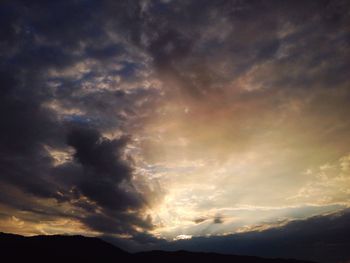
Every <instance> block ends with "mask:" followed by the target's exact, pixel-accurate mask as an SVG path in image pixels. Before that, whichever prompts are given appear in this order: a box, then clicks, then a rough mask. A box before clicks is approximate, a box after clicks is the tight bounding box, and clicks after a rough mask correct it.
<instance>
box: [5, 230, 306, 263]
mask: <svg viewBox="0 0 350 263" xmlns="http://www.w3.org/2000/svg"><path fill="white" fill-rule="evenodd" d="M0 251H1V257H2V258H5V259H7V262H101V263H104V262H128V261H132V262H142V261H145V262H165V263H168V262H180V263H182V262H215V263H216V262H237V263H269V262H271V263H311V261H301V260H295V259H266V258H259V257H252V256H236V255H221V254H216V253H205V252H202V253H199V252H188V251H175V252H167V251H148V252H139V253H128V252H126V251H124V250H122V249H120V248H117V247H116V246H114V245H112V244H110V243H107V242H105V241H103V240H101V239H99V238H95V237H84V236H64V235H50V236H33V237H24V236H20V235H14V234H6V233H0Z"/></svg>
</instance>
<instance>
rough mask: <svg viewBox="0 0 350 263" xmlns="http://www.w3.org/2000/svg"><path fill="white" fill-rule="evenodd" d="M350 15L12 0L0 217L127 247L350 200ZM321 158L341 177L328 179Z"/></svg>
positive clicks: (321, 6) (323, 7) (2, 17)
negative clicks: (121, 240)
mask: <svg viewBox="0 0 350 263" xmlns="http://www.w3.org/2000/svg"><path fill="white" fill-rule="evenodd" d="M198 10H200V12H198ZM348 11H349V4H348V3H347V2H346V1H331V2H329V1H308V2H295V1H283V2H276V1H252V2H241V1H220V2H216V1H209V0H208V1H207V0H204V1H196V0H194V1H127V2H124V1H109V0H105V1H50V2H45V3H43V2H42V1H30V2H24V1H17V0H15V1H7V2H6V3H4V4H3V5H2V6H1V10H0V22H1V25H2V27H1V28H0V55H1V57H2V60H1V62H0V95H1V96H0V120H1V121H0V122H1V130H0V182H1V186H0V188H1V191H0V205H1V207H3V208H4V209H2V211H4V212H2V214H1V216H2V220H4V221H3V222H11V223H8V225H9V226H13V228H12V227H11V231H12V230H13V229H15V226H16V225H18V224H19V223H18V222H24V223H23V224H22V223H20V224H21V228H18V229H19V230H18V231H19V232H23V233H26V234H36V233H54V232H55V231H58V232H59V233H62V231H63V229H64V227H67V226H68V225H70V224H73V225H74V227H72V228H70V231H71V232H74V233H76V232H79V233H93V234H96V235H98V234H103V235H108V236H113V237H114V238H115V237H116V236H119V237H120V236H123V237H124V238H125V237H128V238H129V239H128V242H130V246H131V244H133V245H135V244H136V243H137V242H139V243H142V244H144V243H152V244H153V243H156V242H158V241H159V242H163V241H164V240H163V241H160V240H162V239H161V238H155V237H154V236H152V235H155V236H157V237H158V236H160V237H162V236H166V235H168V236H167V237H168V238H170V239H171V238H173V237H176V236H184V237H186V236H196V235H199V234H200V235H213V234H215V235H216V234H218V233H226V234H227V233H232V231H233V229H239V228H240V227H243V226H245V225H247V224H253V225H254V224H255V223H257V224H259V223H261V222H256V221H254V220H255V219H257V218H258V219H259V220H260V221H262V224H263V223H264V222H265V221H268V222H269V223H271V221H273V220H275V221H276V222H277V223H279V222H280V220H281V218H282V219H286V218H287V219H292V218H304V217H308V216H310V215H314V214H317V213H318V214H321V213H324V212H325V211H327V212H330V211H335V210H338V209H339V204H340V205H341V206H342V207H344V206H346V205H348V192H347V191H346V187H347V184H348V179H347V178H348V172H345V170H346V169H348V168H346V167H348V161H347V159H346V158H348V157H347V156H348V152H349V144H350V141H349V136H348V134H349V130H350V124H349V121H348V116H349V113H350V112H349V107H348V101H349V97H350V93H349V89H348V86H349V85H348V84H349V82H348V77H347V74H348V71H349V70H348V68H349V61H348V54H349V43H348V35H349V28H348V26H347V25H348V24H349V12H348ZM342 157H343V159H341V158H342ZM334 160H339V161H334ZM326 163H329V164H330V165H331V166H332V167H333V168H332V169H335V170H337V172H333V171H332V172H331V171H330V170H328V171H327V173H326V175H327V176H329V178H326V179H324V178H325V177H322V176H321V175H322V172H321V171H319V169H320V167H321V166H322V165H324V164H326ZM344 167H345V168H344ZM342 169H343V170H342ZM306 170H310V171H319V173H317V174H318V175H315V173H312V174H308V175H307V174H305V171H306ZM340 170H342V171H343V172H341V173H340V172H339V171H340ZM346 171H348V170H346ZM323 173H324V172H323ZM340 175H341V176H340ZM321 177H322V178H323V179H322V178H321ZM340 182H341V183H343V184H341V183H340ZM340 185H341V187H339V186H340ZM339 188H341V191H340V190H339ZM298 193H299V195H298ZM305 193H308V195H309V196H308V197H307V198H306V195H305ZM323 193H326V194H327V196H328V197H330V198H329V200H328V201H327V200H326V201H325V202H322V204H321V205H322V207H321V206H320V207H316V206H315V205H320V198H321V196H322V195H323ZM296 195H297V197H298V198H291V197H295V196H296ZM241 207H249V209H246V210H244V209H241V210H240V208H241ZM315 207H316V208H315ZM261 208H263V209H261ZM266 208H268V209H266ZM247 210H249V211H248V212H247ZM232 211H235V212H232ZM237 211H238V212H239V213H241V214H243V215H242V216H241V217H239V215H237V214H238V212H237ZM218 214H220V216H216V215H218ZM257 214H259V216H257ZM13 218H16V220H13ZM223 218H224V219H225V220H223ZM17 219H18V220H17ZM243 219H244V220H243ZM253 219H254V220H253ZM33 222H44V223H38V224H37V225H38V228H36V227H35V223H33ZM73 222H74V223H73ZM283 222H284V221H283ZM305 222H306V221H305ZM56 223H57V225H58V226H59V227H55V224H56ZM265 223H266V222H265ZM1 225H3V224H1ZM208 225H209V226H208ZM249 227H251V226H248V228H249ZM185 232H186V233H185ZM187 232H188V233H187ZM169 233H170V234H169ZM264 233H267V236H268V235H269V233H270V232H264ZM214 239H215V238H214ZM192 240H193V239H192ZM192 240H191V242H192ZM198 240H202V239H200V238H199V239H198ZM203 240H206V239H203ZM188 242H190V241H188Z"/></svg>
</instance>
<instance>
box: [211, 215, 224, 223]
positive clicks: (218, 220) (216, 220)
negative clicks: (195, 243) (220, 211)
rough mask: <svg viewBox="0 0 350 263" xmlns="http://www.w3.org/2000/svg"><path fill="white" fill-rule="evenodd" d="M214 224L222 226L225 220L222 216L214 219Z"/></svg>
mask: <svg viewBox="0 0 350 263" xmlns="http://www.w3.org/2000/svg"><path fill="white" fill-rule="evenodd" d="M213 223H214V224H222V223H224V220H223V218H222V217H221V216H217V217H215V218H214V220H213Z"/></svg>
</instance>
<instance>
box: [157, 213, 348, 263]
mask: <svg viewBox="0 0 350 263" xmlns="http://www.w3.org/2000/svg"><path fill="white" fill-rule="evenodd" d="M349 216H350V213H349V211H348V210H343V211H342V212H339V213H335V214H329V215H320V216H316V217H311V218H309V219H306V220H296V221H292V222H289V223H287V224H286V225H284V226H281V227H275V228H271V229H268V230H263V231H252V232H248V233H241V234H234V235H225V236H210V237H192V238H191V239H188V240H179V241H176V242H170V243H167V244H165V245H159V246H156V247H152V249H155V248H157V249H169V250H179V249H185V250H191V251H211V252H217V253H226V254H241V255H248V254H249V255H256V256H263V257H283V258H300V259H306V260H314V261H317V262H343V261H346V260H349V258H350V255H349V252H348V249H349V241H350V240H349V236H348V235H347V233H348V232H349V228H350V225H349V222H350V221H349Z"/></svg>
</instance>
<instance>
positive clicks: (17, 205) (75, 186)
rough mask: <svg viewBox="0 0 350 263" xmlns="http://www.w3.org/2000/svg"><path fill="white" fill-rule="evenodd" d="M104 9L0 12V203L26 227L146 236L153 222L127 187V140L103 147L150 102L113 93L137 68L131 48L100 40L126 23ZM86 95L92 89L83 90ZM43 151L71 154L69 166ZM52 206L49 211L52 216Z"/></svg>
mask: <svg viewBox="0 0 350 263" xmlns="http://www.w3.org/2000/svg"><path fill="white" fill-rule="evenodd" d="M135 3H136V2H135ZM109 5H113V4H112V2H111V3H108V1H104V2H103V3H102V2H99V1H73V2H71V1H60V2H43V1H31V2H25V1H23V2H22V1H11V2H10V1H7V2H5V3H3V4H2V5H1V7H0V13H1V14H3V15H1V23H2V25H3V26H2V27H1V30H0V53H1V56H2V57H3V59H2V60H1V62H0V94H1V97H0V118H1V131H0V174H1V176H0V181H1V183H2V184H4V185H8V187H6V188H4V189H2V190H3V192H2V194H1V196H0V202H1V203H2V204H3V205H6V206H8V207H10V208H11V209H15V210H16V209H17V211H26V212H27V213H29V214H31V216H32V219H31V220H41V219H48V220H54V218H55V216H56V217H57V218H61V217H67V218H71V219H74V220H79V221H80V222H82V223H84V224H85V225H86V226H87V227H89V228H91V229H94V230H97V231H101V232H108V233H129V234H133V233H134V232H135V228H136V227H138V228H141V229H145V230H146V229H150V228H151V227H152V223H151V218H150V217H147V216H141V214H140V211H141V210H142V209H143V207H144V206H145V205H146V201H145V199H144V197H142V196H141V195H140V193H138V192H137V190H136V189H135V188H134V186H133V185H132V182H131V178H132V176H133V164H132V160H131V158H130V157H128V156H126V155H124V151H125V147H126V145H127V144H128V136H127V135H125V136H124V135H122V136H121V137H120V138H117V139H111V140H110V139H107V138H105V137H103V136H102V132H105V131H109V130H111V129H112V130H113V129H124V131H125V128H123V127H124V126H125V125H124V124H123V122H125V115H126V114H127V113H128V112H129V114H133V115H134V116H135V111H136V110H137V109H133V106H134V103H136V102H137V101H138V100H139V99H143V97H147V96H148V94H147V93H145V92H144V91H143V90H142V87H139V89H138V90H136V91H133V92H131V97H132V98H131V97H129V96H128V95H126V93H125V92H124V91H118V88H117V86H118V83H117V82H116V81H114V80H113V77H122V78H125V79H128V78H129V79H130V81H129V82H132V81H134V82H137V81H138V79H139V78H138V77H137V75H138V74H139V71H140V70H143V68H144V66H142V65H138V64H139V62H140V61H138V60H137V58H136V57H137V54H136V55H135V54H134V53H133V54H130V52H129V51H128V49H130V46H128V45H127V44H125V42H124V43H121V42H122V41H124V40H123V36H122V37H121V38H120V40H114V39H112V38H111V37H110V36H108V34H107V33H106V32H107V31H108V30H109V29H108V25H109V24H111V23H112V22H113V23H115V24H120V25H123V26H124V25H125V21H122V20H124V19H130V18H129V16H124V15H123V13H124V11H122V9H119V10H118V12H117V13H119V14H120V17H118V16H117V17H114V15H115V13H113V16H111V15H107V16H103V15H102V13H105V12H106V11H107V10H108V6H109ZM132 5H133V4H132V3H130V6H132ZM122 6H123V5H122ZM136 6H139V4H138V3H136ZM125 7H127V6H125ZM117 8H120V7H119V6H118V7H117V6H114V7H113V10H117ZM113 30H115V31H116V32H117V31H118V28H114V29H113ZM126 31H127V30H126ZM126 31H123V30H121V32H120V35H123V34H124V33H123V32H126ZM126 34H127V33H125V34H124V35H126ZM86 61H89V62H86ZM90 62H91V63H92V64H93V65H90V64H89V65H88V66H86V69H84V70H82V72H81V73H79V69H77V68H76V67H77V65H78V67H79V65H81V64H84V63H90ZM79 63H80V64H79ZM114 63H117V64H119V66H118V70H116V67H115V64H114ZM141 63H142V61H141ZM120 65H121V66H120ZM97 85H104V87H107V88H106V89H100V88H99V87H97ZM87 86H88V87H90V88H91V89H93V88H96V89H95V90H92V91H90V90H87V91H86V87H87ZM112 87H113V88H114V87H116V89H115V90H113V89H112ZM84 89H85V91H84ZM119 90H120V88H119ZM129 93H130V92H129ZM138 93H140V94H143V95H139V94H138ZM118 94H119V95H118ZM120 94H123V96H122V97H121V96H120ZM117 101H119V102H118V103H119V107H115V104H116V102H117ZM55 103H56V104H55ZM50 105H59V106H50ZM55 107H56V108H55ZM57 107H61V108H63V109H67V108H75V109H78V111H80V112H82V113H78V114H75V113H65V112H64V111H63V112H62V111H61V110H60V109H61V108H57ZM122 111H123V112H124V113H123V114H121V112H122ZM114 116H116V117H114ZM123 118H124V119H123ZM135 118H136V117H135ZM127 132H128V131H125V133H127ZM50 149H51V150H52V149H53V150H54V151H55V150H58V151H67V149H71V150H73V151H74V157H73V159H72V160H68V161H66V162H65V163H63V164H56V163H55V157H54V156H53V155H52V154H51V152H50V151H51V150H50ZM11 189H12V190H11ZM13 189H14V190H13ZM36 198H37V200H39V201H40V202H36V201H35V200H36ZM15 200H16V201H15ZM45 203H46V204H47V206H48V207H45ZM52 204H54V205H57V207H56V208H55V209H51V208H50V206H51V205H52ZM61 206H66V207H67V206H68V207H70V209H71V210H73V211H74V212H75V213H76V214H72V213H71V212H70V211H67V210H64V209H63V210H62V208H61ZM11 211H12V210H11ZM48 213H49V214H48ZM9 216H11V214H9Z"/></svg>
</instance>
